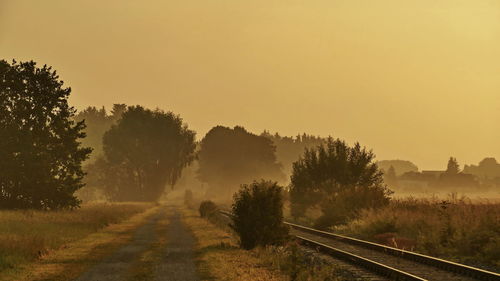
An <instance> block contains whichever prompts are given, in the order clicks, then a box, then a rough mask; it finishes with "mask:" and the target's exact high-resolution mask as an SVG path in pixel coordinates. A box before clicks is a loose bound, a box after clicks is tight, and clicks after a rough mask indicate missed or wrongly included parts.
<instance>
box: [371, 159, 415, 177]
mask: <svg viewBox="0 0 500 281" xmlns="http://www.w3.org/2000/svg"><path fill="white" fill-rule="evenodd" d="M377 166H378V167H379V169H380V170H382V171H383V172H387V171H388V170H389V169H390V167H391V166H392V167H393V168H394V172H396V175H397V176H401V175H402V174H404V173H407V172H418V167H417V165H415V164H414V163H412V162H410V161H407V160H380V161H377Z"/></svg>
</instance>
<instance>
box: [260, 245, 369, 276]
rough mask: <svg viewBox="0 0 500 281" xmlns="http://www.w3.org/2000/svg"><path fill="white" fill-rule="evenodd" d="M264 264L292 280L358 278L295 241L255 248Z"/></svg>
mask: <svg viewBox="0 0 500 281" xmlns="http://www.w3.org/2000/svg"><path fill="white" fill-rule="evenodd" d="M255 252H256V253H257V255H258V256H259V258H260V259H261V260H262V261H263V262H264V264H269V265H271V266H272V267H276V268H278V269H279V270H280V271H281V272H283V273H285V274H286V275H287V276H288V277H289V280H293V281H347V280H359V278H357V276H356V275H354V274H353V273H352V272H350V271H347V270H346V269H343V268H342V267H341V266H339V265H338V264H336V263H332V262H331V260H329V259H327V258H325V257H324V256H323V255H321V254H318V253H317V252H316V251H314V250H308V249H307V248H304V247H300V245H298V244H297V242H296V241H291V242H289V243H287V244H285V246H271V247H262V248H257V249H256V250H255Z"/></svg>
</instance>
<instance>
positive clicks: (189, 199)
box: [184, 189, 194, 208]
mask: <svg viewBox="0 0 500 281" xmlns="http://www.w3.org/2000/svg"><path fill="white" fill-rule="evenodd" d="M193 201H194V199H193V192H192V191H191V189H186V191H184V205H186V206H188V207H189V208H191V207H192V206H193Z"/></svg>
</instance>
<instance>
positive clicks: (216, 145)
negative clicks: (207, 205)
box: [198, 126, 284, 199]
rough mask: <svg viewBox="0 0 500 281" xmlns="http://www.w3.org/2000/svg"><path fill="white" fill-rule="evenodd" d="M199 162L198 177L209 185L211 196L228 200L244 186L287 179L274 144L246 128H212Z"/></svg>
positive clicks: (203, 145) (203, 146)
mask: <svg viewBox="0 0 500 281" xmlns="http://www.w3.org/2000/svg"><path fill="white" fill-rule="evenodd" d="M198 163H199V169H198V177H199V179H200V180H201V181H202V182H205V183H208V184H209V186H210V190H211V191H210V192H211V195H220V196H224V197H226V198H227V199H229V198H230V196H231V195H232V194H233V192H234V191H236V190H237V189H238V187H239V186H240V184H241V183H244V182H251V181H253V180H254V179H256V178H268V179H274V180H281V179H283V177H284V175H283V173H282V172H281V166H280V165H279V164H278V163H277V162H276V156H275V147H274V145H273V143H272V141H271V140H270V139H268V138H266V137H262V136H257V135H254V134H252V133H249V132H247V131H246V130H245V129H244V128H243V127H234V129H231V128H227V127H222V126H217V127H214V128H212V129H211V130H210V131H209V132H208V133H207V135H206V136H205V137H204V138H203V140H202V141H201V147H200V151H199V153H198Z"/></svg>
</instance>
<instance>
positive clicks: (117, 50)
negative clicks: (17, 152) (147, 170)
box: [0, 0, 500, 170]
mask: <svg viewBox="0 0 500 281" xmlns="http://www.w3.org/2000/svg"><path fill="white" fill-rule="evenodd" d="M0 54H1V55H2V58H4V59H8V60H10V59H12V58H15V59H18V60H30V59H33V60H35V61H37V62H38V63H40V64H48V65H51V66H53V67H54V68H55V69H57V70H58V71H59V73H60V74H61V78H62V79H63V80H64V81H65V82H66V83H67V84H68V85H70V86H71V87H72V88H73V94H72V96H71V98H70V102H71V104H72V105H73V106H76V107H77V108H78V109H80V110H81V109H84V108H85V107H86V106H88V105H96V106H101V105H105V106H106V107H108V108H110V107H111V106H112V104H113V103H126V104H129V105H134V104H141V105H144V106H147V107H150V108H154V107H160V108H162V109H165V110H173V111H174V112H176V113H178V114H180V115H181V116H182V117H183V118H184V120H185V121H186V122H188V123H189V124H190V126H191V128H193V129H194V130H196V131H197V132H198V135H197V137H198V139H201V138H202V137H203V136H204V135H205V133H206V132H208V130H210V128H212V127H213V126H215V125H225V126H230V127H233V126H235V125H242V126H244V127H245V128H247V129H249V130H250V131H252V132H256V133H260V132H262V131H263V130H265V129H267V130H269V131H271V132H280V134H283V135H288V136H293V135H296V134H297V133H303V132H306V133H309V134H313V135H320V136H324V137H326V136H328V135H332V136H334V137H340V138H343V139H346V140H347V141H348V142H354V141H360V142H361V143H362V144H364V145H367V146H368V147H370V148H373V149H374V151H375V153H376V155H377V159H378V160H383V159H407V160H411V161H413V162H414V163H416V164H417V165H418V166H419V167H420V168H422V169H426V170H436V169H441V168H442V167H443V166H444V165H446V160H447V158H448V157H449V156H451V155H452V156H454V157H456V158H457V159H458V160H459V161H460V163H461V164H462V165H463V164H475V163H478V162H479V161H480V160H482V159H483V158H485V157H496V158H497V159H499V158H500V146H499V145H498V139H500V126H499V120H500V99H498V95H499V90H500V79H499V78H500V76H499V73H500V70H499V68H498V66H499V65H500V2H498V1H492V0H477V1H472V0H460V1H456V0H444V1H431V0H424V1H412V2H411V3H410V2H407V1H396V0H381V1H362V0H355V1H346V0H341V1H325V0H319V1H286V2H283V1H275V0H271V1H263V0H258V1H226V0H216V1H201V0H190V1H180V0H176V1H159V0H154V1H148V2H147V4H145V3H143V2H138V1H131V0H120V1H118V0H115V1H96V0H91V1H62V0H48V1H27V0H0Z"/></svg>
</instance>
